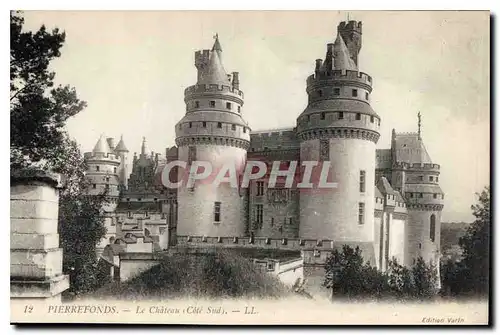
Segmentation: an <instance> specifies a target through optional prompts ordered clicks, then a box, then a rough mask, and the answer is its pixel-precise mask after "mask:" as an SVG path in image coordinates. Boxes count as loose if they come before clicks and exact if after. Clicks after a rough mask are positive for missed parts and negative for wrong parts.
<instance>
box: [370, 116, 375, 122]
mask: <svg viewBox="0 0 500 335" xmlns="http://www.w3.org/2000/svg"><path fill="white" fill-rule="evenodd" d="M370 122H371V123H373V122H375V117H374V116H373V115H372V116H370Z"/></svg>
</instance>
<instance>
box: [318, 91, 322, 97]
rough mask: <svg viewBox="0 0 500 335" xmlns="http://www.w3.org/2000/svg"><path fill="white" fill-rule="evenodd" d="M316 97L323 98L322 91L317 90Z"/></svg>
mask: <svg viewBox="0 0 500 335" xmlns="http://www.w3.org/2000/svg"><path fill="white" fill-rule="evenodd" d="M318 96H319V97H320V98H321V97H322V96H323V91H322V90H319V91H318Z"/></svg>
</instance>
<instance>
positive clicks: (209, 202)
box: [175, 36, 250, 237]
mask: <svg viewBox="0 0 500 335" xmlns="http://www.w3.org/2000/svg"><path fill="white" fill-rule="evenodd" d="M221 53H222V48H221V45H220V43H219V39H218V37H217V36H216V37H215V43H214V46H213V48H212V50H203V51H197V52H196V53H195V66H196V68H197V69H198V80H197V83H196V85H193V86H190V87H188V88H187V89H186V90H185V92H184V101H185V103H186V114H185V116H184V117H183V118H182V119H181V120H180V121H179V122H178V123H177V125H176V127H175V132H176V140H175V141H176V144H177V146H178V147H179V149H178V159H179V160H180V161H185V162H187V165H188V169H189V166H190V165H191V164H192V162H194V161H205V162H209V163H210V164H211V166H212V169H213V173H212V178H211V179H212V180H213V179H214V178H213V176H214V175H216V174H217V173H218V172H219V171H220V169H221V168H222V167H223V166H224V165H225V164H232V165H233V166H235V167H236V170H237V169H238V168H240V167H243V166H244V164H245V162H246V154H247V149H248V147H249V145H250V128H249V127H248V125H247V122H246V121H245V120H244V119H243V117H242V110H241V109H242V106H243V92H242V91H240V90H239V76H238V73H237V72H233V73H232V76H229V75H227V74H226V71H225V70H224V67H223V65H222V61H221ZM178 171H179V176H178V178H179V179H178V180H184V183H183V184H182V186H181V187H180V188H179V189H178V223H177V234H178V235H181V236H195V235H196V236H215V237H218V236H241V235H243V234H244V231H245V225H244V213H243V204H244V202H243V198H242V197H241V196H240V192H239V189H238V188H234V187H232V186H231V185H230V184H229V183H221V184H220V185H219V186H218V187H217V188H214V186H213V183H211V182H203V181H196V183H195V184H194V186H192V187H187V185H186V175H185V170H183V169H179V170H178Z"/></svg>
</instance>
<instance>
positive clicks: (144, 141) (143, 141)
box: [141, 137, 146, 155]
mask: <svg viewBox="0 0 500 335" xmlns="http://www.w3.org/2000/svg"><path fill="white" fill-rule="evenodd" d="M145 154H146V137H142V147H141V155H145Z"/></svg>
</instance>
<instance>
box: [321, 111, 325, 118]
mask: <svg viewBox="0 0 500 335" xmlns="http://www.w3.org/2000/svg"><path fill="white" fill-rule="evenodd" d="M325 115H326V114H325V113H324V112H323V113H321V120H324V119H325Z"/></svg>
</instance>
